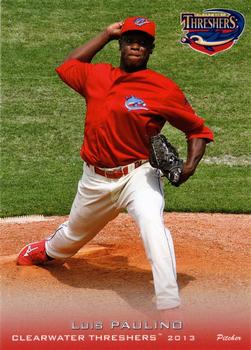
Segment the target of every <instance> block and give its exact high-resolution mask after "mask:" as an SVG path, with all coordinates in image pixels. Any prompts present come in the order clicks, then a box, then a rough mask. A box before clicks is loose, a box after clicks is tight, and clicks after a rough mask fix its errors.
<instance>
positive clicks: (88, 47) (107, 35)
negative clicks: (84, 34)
mask: <svg viewBox="0 0 251 350" xmlns="http://www.w3.org/2000/svg"><path fill="white" fill-rule="evenodd" d="M122 24H123V23H122V22H116V23H113V24H111V25H109V26H108V27H107V28H105V29H104V30H103V31H102V32H100V33H99V34H98V35H97V36H96V37H95V38H93V39H91V40H89V41H88V42H87V43H85V44H84V45H82V46H80V47H78V48H76V49H75V50H73V51H72V52H71V53H70V54H69V55H68V56H67V57H66V59H65V61H67V60H69V59H77V60H79V61H81V62H91V60H92V59H93V57H94V56H95V55H96V54H97V53H98V52H99V51H100V50H101V49H102V48H103V47H104V46H105V45H106V44H107V43H108V42H109V41H111V40H115V39H119V37H120V35H121V27H122Z"/></svg>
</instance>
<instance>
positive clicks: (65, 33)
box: [0, 0, 251, 216]
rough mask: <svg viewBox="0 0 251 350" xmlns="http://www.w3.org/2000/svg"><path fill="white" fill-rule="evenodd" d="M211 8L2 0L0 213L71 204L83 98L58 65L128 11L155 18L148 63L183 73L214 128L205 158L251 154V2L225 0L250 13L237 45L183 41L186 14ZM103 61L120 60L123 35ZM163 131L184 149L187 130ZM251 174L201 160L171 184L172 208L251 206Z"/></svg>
mask: <svg viewBox="0 0 251 350" xmlns="http://www.w3.org/2000/svg"><path fill="white" fill-rule="evenodd" d="M213 7H219V2H218V1H216V0H210V1H206V0H201V1H196V0H192V1H189V2H187V1H179V2H177V1H164V0H163V1H161V0H157V1H148V0H146V1H144V2H142V3H141V4H140V11H139V10H138V3H137V2H135V1H132V0H129V1H127V2H126V3H125V2H124V1H121V0H103V1H102V0H96V1H95V0H92V1H91V0H85V1H80V0H72V1H66V0H41V1H35V0H2V11H1V12H2V59H1V73H2V113H1V114H2V122H1V134H2V143H1V169H2V172H1V175H2V176H1V184H2V191H1V212H0V215H1V216H12V215H23V214H46V215H51V214H67V213H68V212H69V209H70V206H71V203H72V200H73V198H74V195H75V191H76V186H77V181H78V179H79V177H80V176H81V171H82V164H81V159H80V157H79V149H80V146H81V142H82V137H83V136H82V135H83V126H84V111H85V106H84V101H83V99H82V98H81V97H80V96H79V95H77V94H76V93H74V92H73V91H71V90H70V89H69V88H68V87H67V86H66V85H64V84H63V83H62V82H61V81H60V80H59V78H58V77H57V76H56V74H55V71H54V69H55V67H56V66H57V65H58V64H60V62H62V60H63V59H64V57H65V56H66V55H67V54H68V53H69V51H71V50H72V49H73V48H75V47H77V46H79V45H81V44H82V43H83V42H85V41H86V40H88V39H89V38H91V37H92V36H94V35H95V34H96V33H98V32H99V31H100V30H101V29H103V28H104V27H105V26H106V25H108V24H110V23H112V22H115V21H117V20H120V19H123V18H124V17H126V16H131V15H135V14H139V15H145V16H149V17H150V18H152V19H153V20H155V21H156V22H157V24H158V27H157V33H158V36H157V40H156V49H155V51H154V53H153V55H152V58H151V60H150V62H149V67H150V68H152V69H155V70H157V71H159V72H161V73H163V74H165V75H167V76H169V77H170V78H171V79H173V80H175V81H176V82H177V83H178V84H179V85H180V87H181V88H182V89H183V90H184V92H185V93H186V95H187V97H188V99H189V100H190V101H191V103H192V105H193V107H194V108H195V109H196V111H197V113H198V114H199V115H201V116H202V117H203V118H205V119H206V121H207V124H208V125H209V126H210V127H211V128H212V129H213V130H214V133H215V143H214V144H213V145H210V147H208V150H207V157H221V158H222V157H224V156H225V155H230V156H234V157H237V159H238V157H244V156H245V157H250V153H251V152H250V151H251V150H250V141H249V140H250V139H251V133H250V127H249V124H250V100H251V96H250V95H251V94H250V76H251V74H250V59H249V55H248V53H249V52H250V51H251V42H250V40H249V38H250V26H249V25H248V23H249V22H250V20H251V16H250V14H251V9H250V7H251V6H250V2H249V1H248V0H245V1H237V0H233V1H225V0H223V1H222V2H221V4H220V7H223V8H232V9H235V10H237V11H240V12H242V13H243V14H244V16H245V17H246V21H247V24H246V28H245V31H244V33H243V35H242V37H241V38H240V40H239V42H238V43H237V44H236V45H234V47H232V48H231V49H230V50H228V51H226V52H223V53H220V54H218V55H216V56H213V57H208V56H206V55H203V54H200V53H198V52H195V51H193V50H191V49H190V48H188V47H185V46H182V45H181V44H180V43H179V41H180V38H181V36H182V31H181V25H180V23H179V17H180V13H181V12H182V11H198V12H200V11H202V10H204V9H207V8H213ZM122 14H123V15H122ZM121 16H122V17H121ZM95 60H96V61H106V62H111V63H112V64H114V65H117V64H118V61H119V52H118V46H117V42H112V43H110V44H109V45H107V46H106V47H105V49H104V50H102V51H101V52H100V53H99V54H98V55H97V57H96V58H95ZM164 132H165V134H166V135H168V136H169V138H170V139H171V141H172V142H173V143H175V144H176V145H177V146H178V148H179V150H180V153H181V155H182V156H183V157H185V154H186V143H185V140H184V136H183V135H182V134H181V133H180V132H179V131H177V130H175V129H173V128H171V127H169V126H166V127H165V130H164ZM249 159H250V158H249ZM249 163H250V162H249ZM249 174H250V168H249V167H248V166H226V165H206V164H202V165H201V166H200V168H199V170H198V172H197V173H196V175H195V176H194V177H193V178H192V179H191V180H190V181H189V182H188V183H186V184H185V185H183V186H181V187H180V188H178V189H176V188H173V187H171V186H166V209H167V210H176V211H209V212H211V211H212V212H215V211H219V212H243V213H244V212H245V213H247V212H250V208H251V201H250V197H248V191H247V187H246V186H247V185H248V182H249V181H250V175H249Z"/></svg>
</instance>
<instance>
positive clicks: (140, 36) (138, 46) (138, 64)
mask: <svg viewBox="0 0 251 350" xmlns="http://www.w3.org/2000/svg"><path fill="white" fill-rule="evenodd" d="M153 48H154V44H153V39H152V38H151V37H150V36H149V35H147V34H145V33H143V32H140V31H131V32H127V33H125V34H123V35H122V37H121V39H120V50H121V59H120V68H122V69H123V70H125V71H127V72H133V71H137V70H141V69H145V68H146V66H147V62H148V60H149V56H150V54H151V53H152V50H153Z"/></svg>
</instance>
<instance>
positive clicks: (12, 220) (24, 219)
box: [0, 215, 54, 224]
mask: <svg viewBox="0 0 251 350" xmlns="http://www.w3.org/2000/svg"><path fill="white" fill-rule="evenodd" d="M52 220H54V219H53V218H52V217H45V216H43V215H23V216H13V217H6V218H0V224H26V223H30V222H42V221H52Z"/></svg>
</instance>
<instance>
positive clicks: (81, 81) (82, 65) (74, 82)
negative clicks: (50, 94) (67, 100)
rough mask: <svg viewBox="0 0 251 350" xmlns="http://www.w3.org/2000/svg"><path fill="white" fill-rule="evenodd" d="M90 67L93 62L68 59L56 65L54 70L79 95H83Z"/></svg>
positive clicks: (91, 67) (90, 70)
mask: <svg viewBox="0 0 251 350" xmlns="http://www.w3.org/2000/svg"><path fill="white" fill-rule="evenodd" d="M92 69H93V64H91V63H86V62H81V61H79V60H76V59H70V60H67V61H65V62H64V63H63V64H61V65H60V66H59V67H57V68H56V72H57V74H58V75H59V76H60V78H61V79H62V80H63V81H64V82H65V83H66V84H67V85H69V86H70V87H71V88H72V89H73V90H75V91H77V92H78V93H79V94H80V95H82V96H85V94H86V82H87V79H88V76H89V75H90V74H91V72H92Z"/></svg>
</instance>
